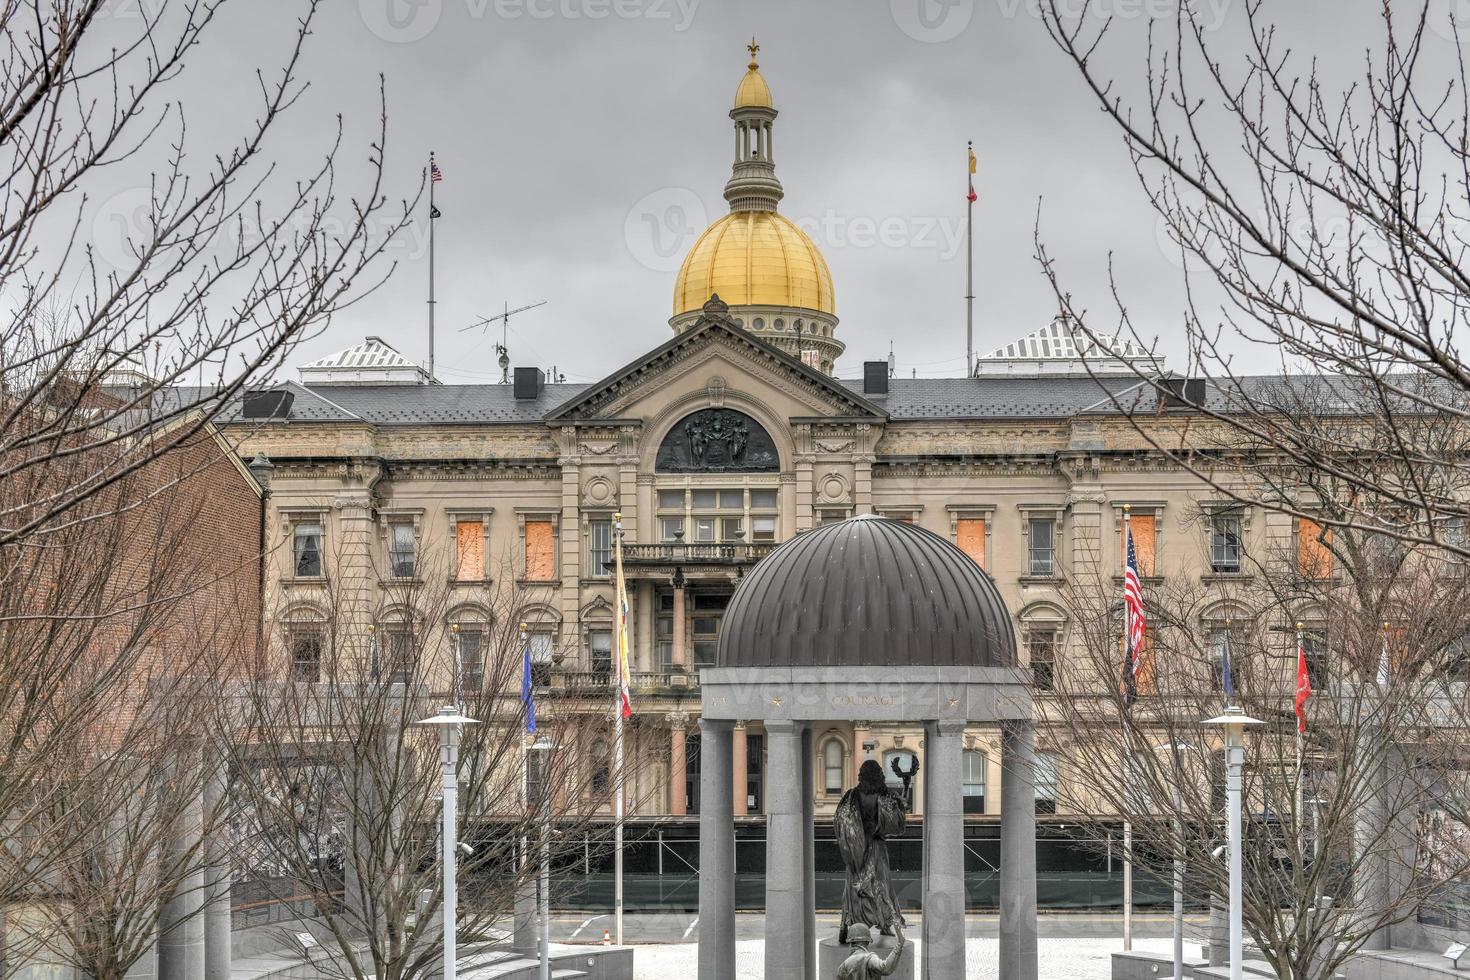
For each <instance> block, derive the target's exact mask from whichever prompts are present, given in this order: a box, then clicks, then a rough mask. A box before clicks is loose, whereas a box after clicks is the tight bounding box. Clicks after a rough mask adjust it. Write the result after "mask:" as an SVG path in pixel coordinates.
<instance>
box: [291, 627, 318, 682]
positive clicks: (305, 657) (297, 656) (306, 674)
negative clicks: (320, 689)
mask: <svg viewBox="0 0 1470 980" xmlns="http://www.w3.org/2000/svg"><path fill="white" fill-rule="evenodd" d="M291 678H292V679H293V680H298V681H306V682H307V683H310V684H315V683H316V682H317V681H319V680H321V679H322V634H321V633H320V632H319V631H317V630H300V631H297V632H293V633H292V634H291Z"/></svg>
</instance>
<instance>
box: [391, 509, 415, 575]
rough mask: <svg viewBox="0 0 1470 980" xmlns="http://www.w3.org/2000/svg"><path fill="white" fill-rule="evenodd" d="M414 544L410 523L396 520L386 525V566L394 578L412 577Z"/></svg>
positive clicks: (413, 570)
mask: <svg viewBox="0 0 1470 980" xmlns="http://www.w3.org/2000/svg"><path fill="white" fill-rule="evenodd" d="M414 544H415V541H414V533H413V525H412V524H410V523H408V522H407V521H398V522H395V523H393V524H389V525H388V567H389V571H390V572H391V573H392V575H393V577H394V578H413V576H414V572H415V568H414V565H415V562H414Z"/></svg>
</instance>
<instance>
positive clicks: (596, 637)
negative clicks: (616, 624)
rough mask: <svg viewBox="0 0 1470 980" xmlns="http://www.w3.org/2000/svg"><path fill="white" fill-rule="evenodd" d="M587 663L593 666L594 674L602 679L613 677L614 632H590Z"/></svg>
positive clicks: (588, 635)
mask: <svg viewBox="0 0 1470 980" xmlns="http://www.w3.org/2000/svg"><path fill="white" fill-rule="evenodd" d="M587 662H588V663H589V664H591V665H592V673H594V674H598V675H600V676H602V677H610V676H611V675H612V666H613V640H612V630H591V631H590V632H588V634H587Z"/></svg>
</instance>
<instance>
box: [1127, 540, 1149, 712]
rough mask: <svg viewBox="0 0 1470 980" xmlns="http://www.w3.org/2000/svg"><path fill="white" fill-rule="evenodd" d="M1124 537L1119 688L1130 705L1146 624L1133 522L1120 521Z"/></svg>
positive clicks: (1133, 695) (1136, 681) (1136, 689)
mask: <svg viewBox="0 0 1470 980" xmlns="http://www.w3.org/2000/svg"><path fill="white" fill-rule="evenodd" d="M1123 528H1124V531H1123V533H1124V536H1125V537H1126V538H1127V541H1128V563H1127V565H1126V566H1125V567H1124V569H1123V642H1124V643H1125V644H1126V646H1127V650H1126V651H1125V653H1124V658H1123V684H1124V686H1125V688H1126V689H1127V692H1128V698H1129V700H1130V701H1131V700H1132V699H1133V698H1135V697H1137V694H1138V655H1139V651H1141V650H1142V649H1143V633H1144V628H1145V626H1146V625H1147V621H1146V619H1145V617H1144V614H1143V584H1142V582H1141V581H1140V580H1139V577H1138V553H1137V552H1135V551H1134V550H1133V522H1132V521H1130V520H1129V519H1128V518H1127V517H1124V518H1123Z"/></svg>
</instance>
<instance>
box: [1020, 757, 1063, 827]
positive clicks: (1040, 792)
mask: <svg viewBox="0 0 1470 980" xmlns="http://www.w3.org/2000/svg"><path fill="white" fill-rule="evenodd" d="M1012 778H1014V777H1012ZM1032 778H1033V780H1034V781H1035V784H1036V812H1037V813H1056V812H1057V757H1056V756H1055V755H1053V754H1052V753H1050V752H1038V753H1036V765H1035V769H1034V772H1033V774H1032Z"/></svg>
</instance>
